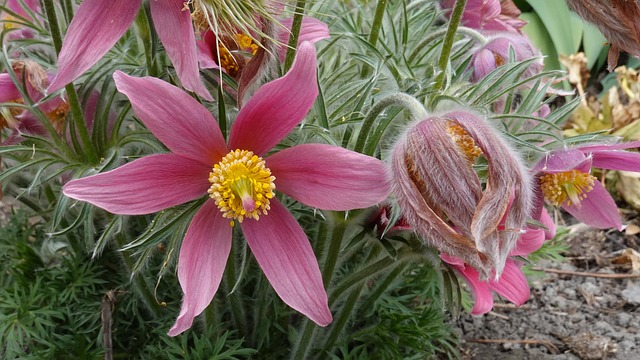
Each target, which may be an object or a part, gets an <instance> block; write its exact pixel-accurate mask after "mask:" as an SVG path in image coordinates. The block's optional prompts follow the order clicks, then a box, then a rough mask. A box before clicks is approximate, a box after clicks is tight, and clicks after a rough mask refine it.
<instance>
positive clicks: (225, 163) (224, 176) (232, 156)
mask: <svg viewBox="0 0 640 360" xmlns="http://www.w3.org/2000/svg"><path fill="white" fill-rule="evenodd" d="M275 179H276V178H275V177H273V176H271V170H269V168H267V167H266V163H265V161H264V160H263V159H262V158H261V157H259V156H257V155H254V154H253V152H251V151H248V150H239V149H236V150H234V151H231V152H229V153H228V154H227V155H226V156H225V157H223V158H222V160H220V162H219V163H217V164H216V165H215V166H214V167H213V170H212V171H211V173H210V174H209V182H210V183H211V187H210V188H209V191H208V192H209V196H210V197H211V198H212V199H213V200H214V201H215V203H216V205H217V206H218V208H219V209H220V211H221V212H222V216H224V217H225V218H227V219H232V220H231V222H230V224H231V226H233V224H234V221H233V220H238V222H242V221H243V220H244V219H245V218H252V219H255V220H258V219H259V217H260V214H264V215H266V214H267V211H268V210H269V209H270V207H269V199H271V198H273V196H274V192H273V191H274V190H275V188H276V185H275V184H274V182H273V181H274V180H275Z"/></svg>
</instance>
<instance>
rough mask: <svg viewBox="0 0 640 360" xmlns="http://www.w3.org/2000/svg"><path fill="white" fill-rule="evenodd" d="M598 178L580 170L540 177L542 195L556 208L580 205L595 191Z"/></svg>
mask: <svg viewBox="0 0 640 360" xmlns="http://www.w3.org/2000/svg"><path fill="white" fill-rule="evenodd" d="M595 181H596V177H595V176H593V175H590V174H587V173H584V172H582V171H579V170H570V171H565V172H561V173H554V174H545V175H542V176H541V177H540V188H541V189H542V194H543V195H544V197H545V198H547V200H549V202H551V203H552V204H553V205H555V206H560V205H562V204H564V203H565V202H566V203H567V205H571V204H574V205H577V206H579V205H580V201H582V200H584V199H586V197H587V193H588V192H589V191H591V190H593V183H594V182H595Z"/></svg>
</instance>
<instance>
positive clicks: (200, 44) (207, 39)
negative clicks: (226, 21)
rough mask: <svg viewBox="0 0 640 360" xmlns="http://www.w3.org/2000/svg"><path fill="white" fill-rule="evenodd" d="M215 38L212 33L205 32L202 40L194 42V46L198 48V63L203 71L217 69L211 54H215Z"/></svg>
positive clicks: (209, 31)
mask: <svg viewBox="0 0 640 360" xmlns="http://www.w3.org/2000/svg"><path fill="white" fill-rule="evenodd" d="M216 41H217V40H216V36H215V35H214V34H213V31H211V30H207V32H205V33H204V34H203V35H202V39H199V40H196V46H197V48H198V62H199V63H200V67H201V68H203V69H218V68H220V67H219V66H218V63H216V60H215V59H214V58H213V54H215V52H216V48H215V46H216V45H215V44H216Z"/></svg>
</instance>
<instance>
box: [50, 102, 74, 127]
mask: <svg viewBox="0 0 640 360" xmlns="http://www.w3.org/2000/svg"><path fill="white" fill-rule="evenodd" d="M67 113H69V104H67V103H66V102H61V103H60V105H58V106H57V107H56V108H55V109H53V110H51V111H49V112H48V113H47V114H46V115H47V119H49V122H50V123H51V125H53V128H54V129H56V131H57V132H58V133H60V134H62V130H63V129H64V119H65V118H66V117H67Z"/></svg>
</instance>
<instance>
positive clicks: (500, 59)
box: [493, 53, 507, 66]
mask: <svg viewBox="0 0 640 360" xmlns="http://www.w3.org/2000/svg"><path fill="white" fill-rule="evenodd" d="M493 58H494V59H495V60H496V66H502V65H504V64H506V63H507V61H506V60H505V59H504V58H503V57H502V56H501V55H500V54H497V53H493Z"/></svg>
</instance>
